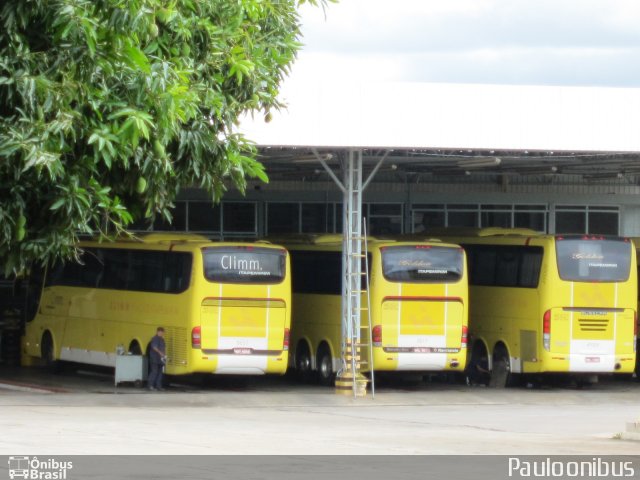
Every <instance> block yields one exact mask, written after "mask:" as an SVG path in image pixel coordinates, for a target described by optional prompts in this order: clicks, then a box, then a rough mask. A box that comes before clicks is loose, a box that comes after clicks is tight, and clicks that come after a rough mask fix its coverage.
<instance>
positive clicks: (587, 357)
mask: <svg viewBox="0 0 640 480" xmlns="http://www.w3.org/2000/svg"><path fill="white" fill-rule="evenodd" d="M625 324H629V325H631V327H629V330H630V335H629V338H632V336H633V331H632V328H633V310H631V309H622V308H609V309H603V308H593V309H590V308H569V307H565V308H554V309H552V315H551V325H550V337H551V353H553V354H556V355H557V354H568V356H569V371H570V372H585V373H599V372H603V373H605V372H610V373H612V372H614V371H615V363H616V354H621V353H624V352H621V351H618V352H617V351H616V350H617V349H619V347H616V343H620V344H622V343H623V337H624V334H625V332H624V330H625V328H624V325H625ZM629 350H630V351H631V352H632V351H633V346H632V345H631V343H630V347H629Z"/></svg>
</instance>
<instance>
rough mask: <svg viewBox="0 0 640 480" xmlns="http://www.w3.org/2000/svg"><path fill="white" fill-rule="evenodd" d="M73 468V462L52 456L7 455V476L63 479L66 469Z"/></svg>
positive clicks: (37, 479)
mask: <svg viewBox="0 0 640 480" xmlns="http://www.w3.org/2000/svg"><path fill="white" fill-rule="evenodd" d="M72 468H73V462H61V461H58V460H56V459H54V458H47V459H46V460H39V459H38V457H33V458H30V457H24V456H11V457H9V478H10V479H12V480H13V479H14V478H25V479H33V480H65V479H66V478H68V477H67V470H71V469H72Z"/></svg>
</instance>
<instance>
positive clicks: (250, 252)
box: [200, 246, 286, 374]
mask: <svg viewBox="0 0 640 480" xmlns="http://www.w3.org/2000/svg"><path fill="white" fill-rule="evenodd" d="M203 255H204V267H205V277H206V279H207V280H208V281H209V282H211V283H209V284H208V287H207V288H208V292H207V296H206V298H204V300H203V302H202V309H201V317H200V322H201V327H200V328H201V348H202V353H203V355H209V356H212V355H213V356H215V358H214V365H215V366H214V370H213V372H214V373H228V374H247V373H255V374H262V373H265V372H267V371H268V361H269V358H270V357H271V358H274V357H277V356H279V355H281V354H282V351H283V341H284V337H285V329H286V302H285V300H284V299H283V298H280V297H279V296H278V294H277V293H276V292H274V290H276V291H278V290H279V289H278V285H279V284H280V283H282V282H283V280H284V278H285V269H286V251H284V250H278V249H271V248H261V247H251V246H247V247H210V248H205V249H204V252H203Z"/></svg>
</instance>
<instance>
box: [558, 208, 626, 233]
mask: <svg viewBox="0 0 640 480" xmlns="http://www.w3.org/2000/svg"><path fill="white" fill-rule="evenodd" d="M619 214H620V212H619V210H618V207H602V206H582V205H566V206H564V205H563V206H557V207H556V231H555V233H563V234H567V233H588V234H592V235H618V234H619Z"/></svg>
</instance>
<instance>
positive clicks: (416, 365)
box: [375, 297, 466, 371]
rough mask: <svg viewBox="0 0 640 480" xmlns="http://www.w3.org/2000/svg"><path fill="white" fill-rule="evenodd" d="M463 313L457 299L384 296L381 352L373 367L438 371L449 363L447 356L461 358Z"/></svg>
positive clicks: (458, 359) (461, 305) (462, 307)
mask: <svg viewBox="0 0 640 480" xmlns="http://www.w3.org/2000/svg"><path fill="white" fill-rule="evenodd" d="M463 316H464V306H463V304H462V302H460V301H459V300H458V299H455V300H449V299H429V298H415V299H414V298H408V297H407V298H387V299H385V301H383V304H382V350H383V354H382V355H380V354H379V355H377V360H378V361H377V362H375V366H376V369H380V370H406V371H439V370H444V369H446V368H447V367H448V366H449V362H450V361H451V360H453V358H451V359H450V358H449V357H450V356H453V357H455V360H456V361H461V358H459V357H460V356H461V355H462V354H463V353H464V352H461V343H462V340H461V339H462V323H463ZM465 355H466V353H465ZM391 358H393V360H390V359H391Z"/></svg>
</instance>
